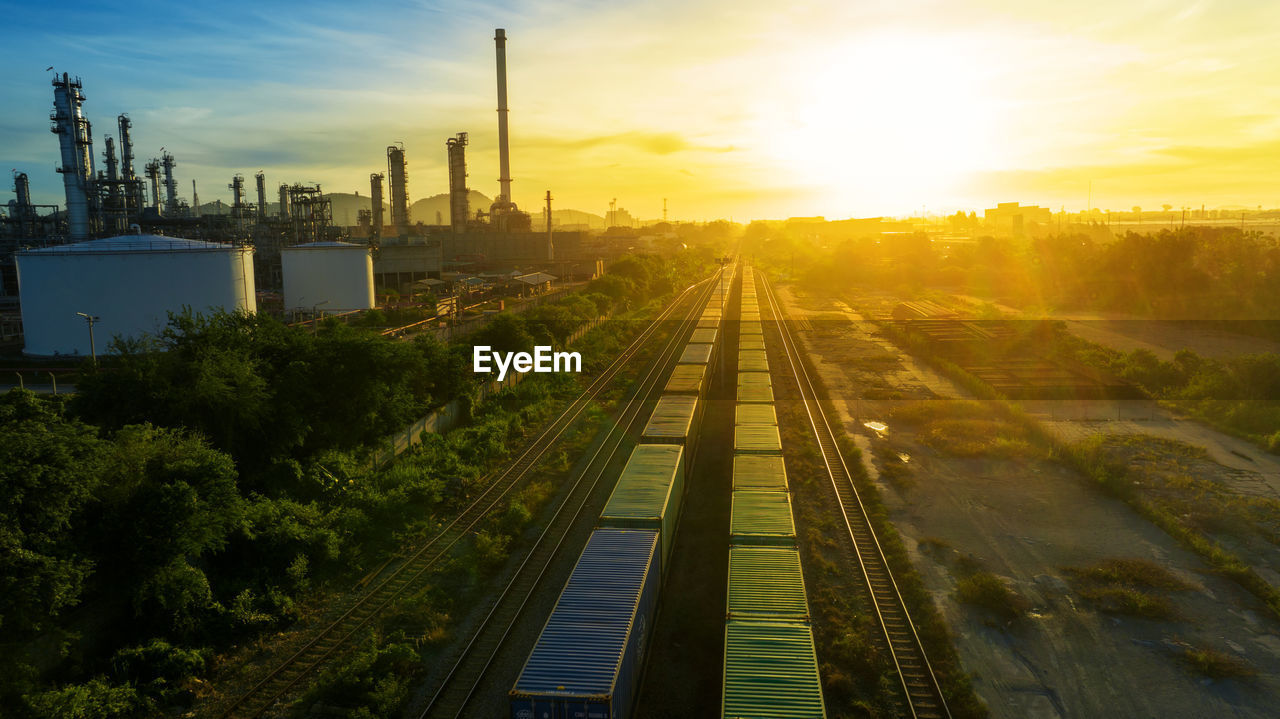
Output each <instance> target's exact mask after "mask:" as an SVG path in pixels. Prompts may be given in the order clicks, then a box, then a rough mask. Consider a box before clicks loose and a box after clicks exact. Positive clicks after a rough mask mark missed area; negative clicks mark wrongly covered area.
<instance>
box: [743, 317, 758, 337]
mask: <svg viewBox="0 0 1280 719" xmlns="http://www.w3.org/2000/svg"><path fill="white" fill-rule="evenodd" d="M739 333H740V334H744V335H762V334H764V327H763V326H762V325H761V324H760V320H759V319H755V320H751V321H744V322H743V323H742V329H741V330H739Z"/></svg>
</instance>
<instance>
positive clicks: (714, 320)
mask: <svg viewBox="0 0 1280 719" xmlns="http://www.w3.org/2000/svg"><path fill="white" fill-rule="evenodd" d="M719 326H720V318H719V317H703V318H702V319H700V320H698V329H703V328H706V327H710V328H712V329H715V328H716V327H719Z"/></svg>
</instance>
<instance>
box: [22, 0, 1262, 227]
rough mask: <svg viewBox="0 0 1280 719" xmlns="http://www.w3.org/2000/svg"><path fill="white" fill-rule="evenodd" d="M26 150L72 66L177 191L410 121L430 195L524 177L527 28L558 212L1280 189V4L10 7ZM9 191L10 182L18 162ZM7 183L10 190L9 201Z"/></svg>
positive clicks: (835, 213) (825, 209)
mask: <svg viewBox="0 0 1280 719" xmlns="http://www.w3.org/2000/svg"><path fill="white" fill-rule="evenodd" d="M0 17H4V18H5V20H6V23H7V24H6V25H4V26H3V27H0V60H2V61H3V62H4V63H5V67H6V70H7V71H6V72H5V73H3V74H0V98H2V99H0V166H3V169H5V170H8V169H9V168H17V169H19V170H22V171H25V172H27V173H28V174H29V175H30V177H31V182H32V187H33V190H34V192H35V194H36V198H37V201H39V202H44V203H57V202H61V199H62V192H61V184H60V181H59V177H58V176H57V175H56V174H55V173H54V171H53V169H54V167H55V166H56V165H57V163H58V152H57V142H56V139H55V137H54V136H53V135H52V134H51V133H49V131H48V115H49V112H50V110H51V107H52V90H51V87H50V85H49V81H50V76H51V73H47V72H45V71H44V68H46V67H48V66H49V65H53V66H54V67H55V68H56V69H57V70H58V71H60V72H62V71H65V72H69V73H72V74H73V75H78V76H80V77H81V78H82V80H83V82H84V92H85V94H86V96H87V98H88V100H87V102H86V103H85V111H86V114H87V116H88V117H89V118H90V120H91V121H92V122H93V125H94V139H95V151H96V152H97V153H98V156H99V157H98V161H99V162H101V152H102V150H103V146H104V145H103V142H102V138H103V136H104V135H107V134H111V135H114V134H115V117H116V115H117V114H118V113H120V112H128V113H130V115H131V117H132V118H133V120H134V140H135V145H136V153H137V155H138V158H139V161H140V162H143V161H145V160H146V159H147V158H150V157H153V156H156V155H158V154H159V150H160V148H161V147H164V148H166V149H167V150H168V151H170V152H172V153H173V154H174V155H175V157H176V158H177V163H178V166H177V176H178V179H179V190H180V193H181V194H182V195H183V196H184V197H188V198H189V192H190V186H191V179H192V178H195V179H196V180H197V181H198V183H199V187H200V197H201V200H202V201H205V202H208V201H211V200H213V199H217V198H221V199H224V200H226V199H227V198H229V196H230V192H229V190H227V189H226V186H227V184H228V183H229V182H230V181H231V177H232V175H234V174H235V173H242V174H244V175H245V176H246V177H247V178H252V175H253V173H254V172H256V171H258V170H263V171H265V172H266V174H267V180H268V183H269V185H270V186H272V187H274V186H275V185H276V184H277V183H279V182H290V183H292V182H319V183H321V184H322V185H323V187H324V188H325V189H326V190H330V191H344V192H351V191H359V192H361V194H365V193H367V192H368V175H369V173H370V172H373V171H379V170H381V169H383V168H384V165H385V148H386V146H387V145H388V144H390V143H392V142H395V141H402V142H404V143H405V147H406V151H407V156H408V159H409V173H410V179H409V192H410V197H411V199H415V198H421V197H424V196H427V195H431V194H436V193H439V192H443V191H445V189H446V184H447V179H446V178H447V174H446V170H445V164H444V159H445V151H444V142H445V140H446V139H447V138H448V137H450V136H452V135H453V134H454V133H456V132H459V131H466V132H469V133H470V134H471V147H470V151H469V155H468V162H469V168H470V173H471V177H470V186H471V187H472V188H473V189H476V190H479V191H481V192H484V193H485V194H488V195H493V194H494V193H495V192H496V185H497V182H496V177H497V152H496V119H495V113H494V109H495V104H496V100H495V97H494V93H495V90H494V59H493V40H492V38H493V29H494V28H495V27H504V28H505V29H506V30H507V34H508V37H509V38H510V41H509V43H508V62H509V68H510V105H511V133H512V174H513V176H514V178H515V186H514V195H515V199H516V201H517V202H518V203H520V204H521V205H523V206H525V207H528V208H530V209H534V210H536V209H537V208H538V207H539V200H538V198H540V197H541V196H542V193H543V192H544V191H545V190H547V189H550V190H552V192H553V193H554V194H555V196H556V197H557V198H558V199H557V206H559V207H573V208H577V209H583V210H588V211H593V212H597V213H603V212H604V211H605V210H606V208H607V206H608V203H609V201H610V200H611V199H612V198H615V197H616V198H618V204H619V206H622V207H626V208H627V209H629V210H631V211H632V212H633V213H635V214H638V215H640V216H642V217H657V216H658V215H660V214H661V208H662V198H664V197H667V198H669V204H670V207H671V211H672V214H673V216H675V217H679V218H683V219H713V218H716V217H734V218H735V219H748V218H751V217H785V216H788V215H809V214H824V215H827V216H829V217H846V216H870V215H876V214H891V215H906V214H911V213H913V212H914V213H918V212H919V211H920V210H921V209H922V208H927V209H928V210H929V211H930V212H937V211H951V210H954V209H960V208H965V209H975V208H976V209H980V208H982V207H989V206H992V205H993V204H994V203H995V202H999V201H1010V200H1019V201H1022V202H1024V203H1027V204H1041V205H1048V206H1051V207H1054V208H1057V207H1058V206H1066V207H1067V208H1068V209H1080V208H1083V206H1084V205H1085V203H1086V192H1087V189H1086V188H1087V187H1088V186H1089V183H1090V182H1092V186H1093V198H1094V204H1095V206H1102V207H1117V208H1126V209H1127V208H1128V207H1130V206H1131V205H1135V204H1137V205H1144V206H1146V207H1148V208H1154V207H1158V206H1159V205H1160V204H1161V203H1166V202H1167V203H1169V204H1172V205H1174V206H1182V205H1190V206H1197V207H1198V206H1199V205H1200V204H1207V205H1209V206H1211V207H1212V206H1214V205H1216V204H1243V205H1249V206H1252V205H1255V204H1264V205H1267V206H1274V205H1277V204H1280V191H1277V189H1276V188H1274V184H1275V183H1274V182H1273V181H1272V179H1271V178H1272V174H1273V172H1274V168H1275V167H1276V166H1278V165H1280V139H1277V138H1278V137H1280V82H1276V80H1277V79H1278V78H1277V70H1276V68H1277V67H1280V3H1275V2H1261V1H1259V0H1232V1H1231V2H1227V1H1226V0H1217V1H1216V2H1214V1H1213V0H1199V1H1198V2H1186V1H1179V0H1142V2H1134V3H1115V2H1113V1H1104V0H1080V1H1079V2H1075V3H1071V4H1069V5H1063V4H1061V3H1056V2H1054V3H1051V2H1047V1H1044V2H1029V1H1027V0H896V1H893V2H890V1H889V0H866V1H860V2H846V1H837V0H823V1H821V2H807V3H791V4H786V5H783V4H779V3H777V2H776V1H768V2H766V1H765V0H680V1H677V0H639V1H637V2H626V3H613V2H583V1H580V0H539V1H536V2H520V3H515V2H509V3H494V2H418V3H395V4H379V5H377V6H373V7H370V6H366V5H365V4H357V3H343V4H337V3H324V2H308V3H294V2H286V3H257V4H253V3H244V2H231V3H218V4H210V5H209V6H207V7H199V8H194V7H191V6H186V5H180V4H170V3H158V2H145V1H143V2H129V3H76V4H74V5H73V6H72V7H68V6H66V5H54V4H35V3H15V2H0ZM4 184H5V185H7V184H8V182H7V177H6V179H5V183H4ZM9 196H10V195H9V194H8V193H7V191H6V192H4V193H3V194H0V198H6V199H7V198H8V197H9Z"/></svg>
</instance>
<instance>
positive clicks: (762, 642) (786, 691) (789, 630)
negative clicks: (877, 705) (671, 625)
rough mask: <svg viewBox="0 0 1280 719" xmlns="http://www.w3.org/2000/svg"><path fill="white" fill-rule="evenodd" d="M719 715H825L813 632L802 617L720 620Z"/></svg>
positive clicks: (814, 718) (816, 718) (821, 718)
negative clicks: (722, 630) (723, 622)
mask: <svg viewBox="0 0 1280 719" xmlns="http://www.w3.org/2000/svg"><path fill="white" fill-rule="evenodd" d="M723 677H724V681H723V684H722V685H721V686H722V687H723V694H722V697H723V698H722V701H721V706H720V714H721V716H722V717H723V718H724V719H747V718H748V717H751V718H753V719H755V718H760V717H771V718H787V719H825V717H826V716H827V708H826V704H824V703H823V699H822V682H821V680H820V678H819V676H818V656H817V652H815V651H814V648H813V632H812V631H811V630H810V628H809V625H808V624H806V623H804V622H783V621H755V620H749V619H731V620H729V622H728V623H726V625H725V637H724V674H723Z"/></svg>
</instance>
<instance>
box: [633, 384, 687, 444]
mask: <svg viewBox="0 0 1280 719" xmlns="http://www.w3.org/2000/svg"><path fill="white" fill-rule="evenodd" d="M697 418H698V398H697V397H691V396H689V395H684V394H664V395H662V396H661V397H659V398H658V402H657V404H655V405H654V407H653V414H651V415H649V422H648V424H646V425H645V427H644V433H643V435H642V436H643V437H644V439H645V441H648V442H660V443H662V444H684V440H685V439H686V438H687V437H688V436H689V435H690V434H691V433H693V432H694V431H695V430H696V426H697V425H696V420H697Z"/></svg>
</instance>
